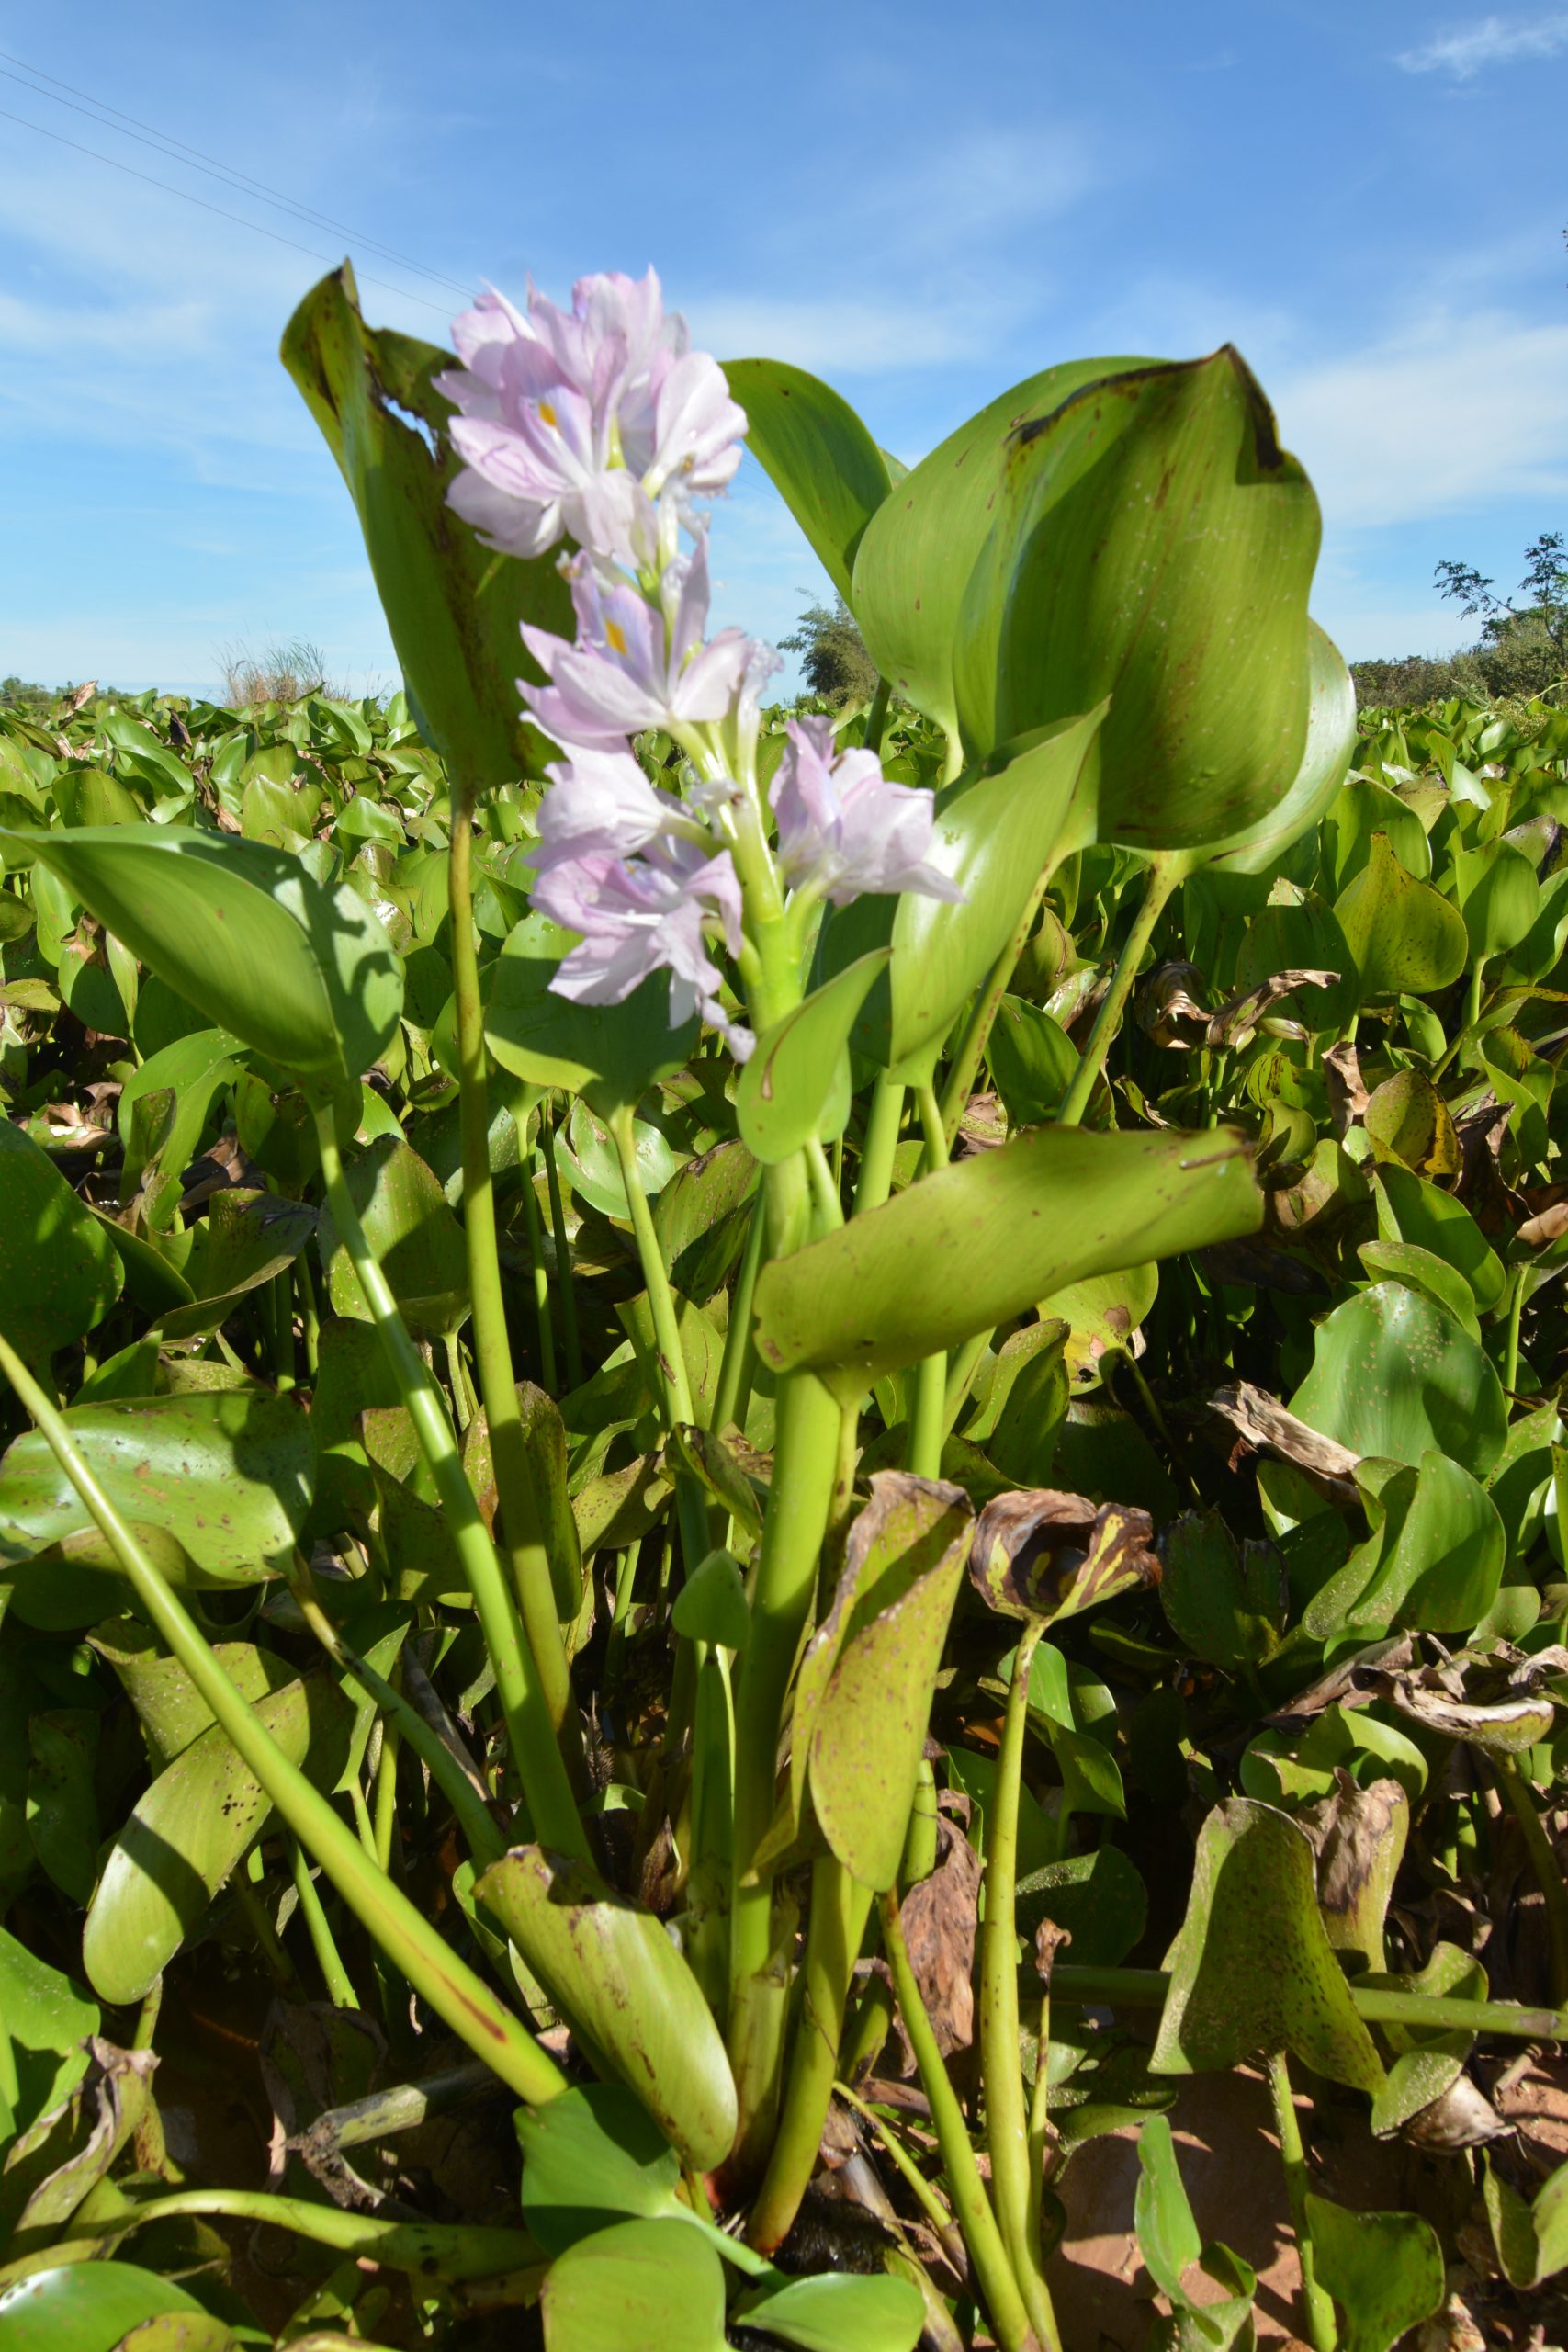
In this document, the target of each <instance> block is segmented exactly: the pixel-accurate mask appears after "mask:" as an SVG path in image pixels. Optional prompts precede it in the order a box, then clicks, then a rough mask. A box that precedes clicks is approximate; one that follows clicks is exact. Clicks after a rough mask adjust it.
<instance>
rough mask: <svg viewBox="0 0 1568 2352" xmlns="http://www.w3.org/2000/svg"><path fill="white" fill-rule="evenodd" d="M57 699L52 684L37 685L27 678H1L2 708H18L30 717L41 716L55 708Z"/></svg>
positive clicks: (0, 698)
mask: <svg viewBox="0 0 1568 2352" xmlns="http://www.w3.org/2000/svg"><path fill="white" fill-rule="evenodd" d="M55 700H56V696H55V693H54V689H53V688H52V687H51V686H40V685H37V684H34V683H32V682H31V681H30V680H29V679H27V678H16V677H12V678H0V710H16V711H20V712H21V713H22V714H23V716H24V717H26V718H42V717H43V716H44V714H45V712H46V711H49V710H51V709H52V708H53V707H54V703H55Z"/></svg>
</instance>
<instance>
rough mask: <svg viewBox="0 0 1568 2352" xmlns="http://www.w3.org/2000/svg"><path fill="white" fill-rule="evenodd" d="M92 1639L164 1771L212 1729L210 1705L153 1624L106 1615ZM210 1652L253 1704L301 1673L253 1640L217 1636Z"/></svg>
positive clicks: (154, 1760)
mask: <svg viewBox="0 0 1568 2352" xmlns="http://www.w3.org/2000/svg"><path fill="white" fill-rule="evenodd" d="M88 1639H89V1641H90V1642H91V1644H92V1645H93V1647H94V1649H95V1650H96V1652H97V1653H98V1656H99V1657H102V1658H105V1659H107V1662H108V1664H109V1665H110V1666H111V1667H113V1668H114V1670H115V1673H116V1674H117V1675H118V1678H119V1681H120V1685H121V1687H122V1689H123V1690H124V1691H125V1694H126V1697H127V1698H128V1699H129V1700H130V1703H131V1705H132V1707H133V1708H134V1709H135V1711H136V1718H137V1721H138V1722H139V1723H140V1724H141V1731H142V1736H143V1737H144V1738H145V1740H146V1742H147V1752H148V1755H149V1756H150V1757H151V1758H152V1769H153V1770H154V1771H158V1772H161V1771H162V1770H164V1766H165V1765H169V1764H172V1763H173V1762H174V1760H175V1757H176V1756H183V1755H184V1753H185V1751H186V1748H187V1747H189V1746H190V1744H191V1742H192V1740H194V1739H198V1738H199V1737H200V1736H201V1734H202V1733H203V1732H204V1731H206V1730H207V1729H208V1727H209V1724H211V1723H212V1722H213V1720H214V1718H213V1713H212V1710H211V1708H210V1707H209V1705H208V1703H207V1702H206V1700H205V1699H204V1698H203V1697H202V1695H201V1693H200V1691H198V1690H197V1687H196V1685H195V1683H194V1682H193V1681H192V1680H191V1679H190V1676H189V1675H188V1674H187V1673H186V1669H185V1668H184V1667H183V1666H182V1665H181V1664H180V1662H179V1660H178V1658H176V1657H170V1656H169V1655H168V1654H167V1653H166V1652H165V1651H164V1648H163V1647H162V1645H161V1644H160V1643H159V1640H158V1636H157V1635H156V1634H154V1633H153V1632H152V1628H151V1627H150V1626H147V1625H143V1624H141V1623H139V1622H138V1620H137V1619H136V1618H134V1617H110V1618H106V1619H105V1621H104V1623H102V1624H101V1625H95V1626H94V1628H93V1630H92V1633H91V1634H89V1635H88ZM212 1654H213V1656H214V1657H216V1659H217V1660H218V1663H219V1665H220V1667H221V1668H223V1671H224V1673H225V1674H226V1675H227V1676H228V1678H229V1679H230V1681H231V1683H232V1684H233V1685H234V1688H235V1689H236V1691H238V1692H239V1693H240V1696H241V1698H242V1699H245V1700H248V1701H250V1702H252V1703H253V1704H254V1702H255V1701H257V1700H258V1699H264V1698H265V1697H266V1695H267V1693H268V1692H269V1691H281V1690H283V1689H284V1688H285V1686H286V1685H287V1684H288V1683H290V1682H293V1681H295V1680H297V1679H298V1677H297V1676H296V1673H295V1670H294V1668H292V1667H291V1666H290V1665H289V1664H288V1660H287V1659H286V1658H283V1657H279V1656H278V1654H277V1652H276V1650H264V1649H260V1648H258V1647H257V1645H255V1643H254V1642H214V1643H213V1645H212Z"/></svg>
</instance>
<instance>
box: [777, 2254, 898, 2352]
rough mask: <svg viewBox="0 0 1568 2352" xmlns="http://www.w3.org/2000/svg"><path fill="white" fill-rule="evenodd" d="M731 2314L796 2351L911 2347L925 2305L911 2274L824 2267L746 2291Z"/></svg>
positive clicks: (888, 2351) (892, 2351)
mask: <svg viewBox="0 0 1568 2352" xmlns="http://www.w3.org/2000/svg"><path fill="white" fill-rule="evenodd" d="M735 2315H736V2317H737V2318H738V2319H739V2320H740V2321H742V2322H743V2323H744V2324H745V2325H746V2326H747V2327H751V2328H761V2330H762V2332H763V2334H764V2335H771V2336H773V2338H774V2339H775V2341H776V2342H778V2343H780V2344H791V2345H798V2346H800V2352H844V2347H845V2346H853V2347H854V2352H915V2346H916V2345H917V2344H918V2343H919V2337H920V2330H921V2328H922V2327H923V2326H924V2324H925V2316H926V2305H925V2298H924V2297H923V2296H922V2295H921V2293H920V2290H919V2288H918V2287H917V2286H916V2285H915V2284H914V2282H913V2281H912V2280H911V2279H908V2278H888V2277H882V2278H874V2277H870V2278H856V2277H854V2276H853V2275H852V2274H851V2273H850V2272H848V2271H839V2272H832V2271H824V2272H822V2273H820V2274H819V2275H818V2277H816V2278H790V2279H786V2280H785V2281H784V2284H783V2285H782V2286H777V2287H767V2288H762V2289H760V2290H756V2291H755V2292H753V2293H751V2294H749V2295H746V2296H744V2297H743V2298H742V2300H741V2301H740V2303H739V2306H738V2308H737V2311H736V2314H735Z"/></svg>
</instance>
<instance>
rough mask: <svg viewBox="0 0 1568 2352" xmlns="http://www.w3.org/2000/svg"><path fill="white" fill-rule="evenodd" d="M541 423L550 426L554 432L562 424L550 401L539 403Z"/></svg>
mask: <svg viewBox="0 0 1568 2352" xmlns="http://www.w3.org/2000/svg"><path fill="white" fill-rule="evenodd" d="M539 421H540V423H541V424H547V425H549V426H550V427H551V429H552V431H553V430H555V429H556V428H557V427H558V425H559V424H560V419H559V417H558V416H557V414H556V413H555V410H554V409H553V408H552V407H551V405H550V403H549V401H540V402H539Z"/></svg>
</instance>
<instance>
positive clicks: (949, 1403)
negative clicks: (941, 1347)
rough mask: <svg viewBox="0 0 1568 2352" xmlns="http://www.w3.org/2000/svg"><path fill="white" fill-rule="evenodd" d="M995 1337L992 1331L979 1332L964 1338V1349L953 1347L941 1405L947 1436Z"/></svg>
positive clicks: (944, 1429)
mask: <svg viewBox="0 0 1568 2352" xmlns="http://www.w3.org/2000/svg"><path fill="white" fill-rule="evenodd" d="M995 1336H996V1334H995V1333H994V1332H992V1331H976V1334H975V1336H974V1338H973V1339H972V1340H964V1344H963V1346H962V1347H961V1348H954V1349H953V1351H952V1352H951V1354H950V1355H949V1357H948V1360H947V1389H946V1393H945V1395H944V1396H943V1398H942V1434H943V1436H944V1437H945V1436H946V1435H948V1433H949V1432H950V1431H951V1430H952V1429H953V1424H954V1422H955V1421H956V1420H957V1419H958V1416H959V1414H960V1413H961V1412H962V1411H963V1410H964V1400H965V1399H966V1397H968V1394H969V1391H970V1389H971V1388H972V1387H973V1386H974V1385H975V1374H976V1373H977V1372H978V1371H979V1369H980V1366H981V1365H982V1364H983V1363H984V1362H985V1361H986V1351H987V1349H988V1348H989V1346H990V1344H991V1341H992V1340H993V1339H994V1338H995Z"/></svg>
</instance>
